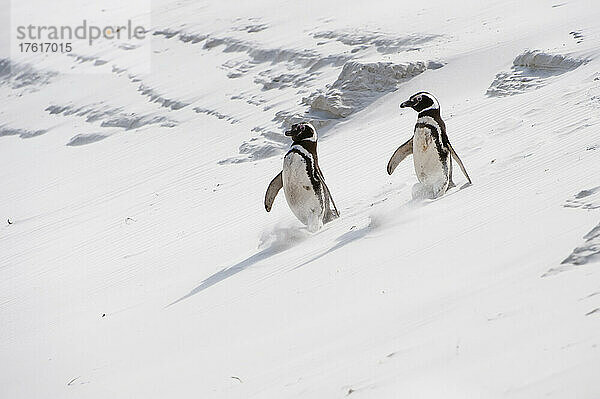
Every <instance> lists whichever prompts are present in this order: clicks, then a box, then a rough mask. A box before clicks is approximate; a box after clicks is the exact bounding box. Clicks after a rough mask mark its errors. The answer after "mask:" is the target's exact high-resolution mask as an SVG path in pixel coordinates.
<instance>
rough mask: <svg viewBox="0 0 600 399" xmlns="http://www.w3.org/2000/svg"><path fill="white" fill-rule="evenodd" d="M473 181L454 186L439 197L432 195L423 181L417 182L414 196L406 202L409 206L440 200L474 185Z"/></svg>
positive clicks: (413, 187) (413, 192)
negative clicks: (425, 187)
mask: <svg viewBox="0 0 600 399" xmlns="http://www.w3.org/2000/svg"><path fill="white" fill-rule="evenodd" d="M472 185H473V183H469V182H465V183H464V184H463V185H462V186H460V187H459V186H453V187H452V188H450V189H448V190H446V192H445V193H444V194H442V195H440V196H439V197H432V196H431V193H429V192H428V191H427V190H424V189H423V185H422V184H421V183H415V184H414V185H413V186H412V198H411V199H410V200H409V201H408V202H407V203H406V204H407V205H409V206H417V205H425V204H427V203H430V202H434V201H439V200H441V199H443V198H445V197H448V196H450V195H453V194H456V193H458V192H459V191H462V190H464V189H465V188H467V187H470V186H472Z"/></svg>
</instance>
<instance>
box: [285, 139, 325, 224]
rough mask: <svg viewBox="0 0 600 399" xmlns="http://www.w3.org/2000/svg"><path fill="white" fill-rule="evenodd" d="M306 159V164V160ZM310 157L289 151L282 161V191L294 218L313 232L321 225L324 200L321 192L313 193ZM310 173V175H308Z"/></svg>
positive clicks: (312, 166)
mask: <svg viewBox="0 0 600 399" xmlns="http://www.w3.org/2000/svg"><path fill="white" fill-rule="evenodd" d="M305 157H308V160H309V161H308V162H307V158H305ZM312 162H313V161H312V156H311V155H310V154H309V153H307V154H304V155H301V154H298V153H297V152H293V151H290V152H288V154H287V155H286V156H285V158H284V159H283V174H282V178H283V191H284V193H285V199H286V201H287V203H288V205H289V207H290V209H291V210H292V212H293V213H294V215H296V217H297V218H298V219H299V220H300V221H301V222H302V223H304V224H305V225H307V226H308V228H309V230H312V231H315V230H318V228H319V227H320V226H321V225H322V220H323V215H324V209H323V207H322V205H321V204H322V203H324V198H320V197H322V196H323V193H322V190H320V189H319V188H320V186H318V187H319V188H317V190H318V192H315V189H314V187H313V181H312V180H311V178H310V176H311V175H310V174H313V173H314V172H313V168H314V164H313V163H312ZM309 173H310V174H309Z"/></svg>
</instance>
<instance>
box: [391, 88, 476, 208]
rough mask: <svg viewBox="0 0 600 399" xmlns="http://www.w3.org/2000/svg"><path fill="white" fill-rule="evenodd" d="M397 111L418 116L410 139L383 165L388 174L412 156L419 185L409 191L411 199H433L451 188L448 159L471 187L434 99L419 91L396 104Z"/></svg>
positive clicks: (450, 171)
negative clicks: (412, 110) (385, 165)
mask: <svg viewBox="0 0 600 399" xmlns="http://www.w3.org/2000/svg"><path fill="white" fill-rule="evenodd" d="M400 108H412V109H414V110H415V111H417V112H418V113H419V115H418V117H417V123H416V125H415V130H414V133H413V136H412V137H411V138H410V140H408V141H407V142H406V143H404V144H402V145H401V146H400V147H398V149H397V150H396V152H394V154H393V155H392V157H391V158H390V161H389V162H388V165H387V172H388V174H390V175H391V174H392V173H393V172H394V169H396V166H398V164H399V163H400V162H402V160H403V159H404V158H406V157H407V156H408V155H410V154H412V155H413V162H414V165H415V172H416V173H417V179H419V182H420V183H421V184H420V187H418V188H417V190H414V189H413V196H415V197H427V198H437V197H439V196H441V195H443V194H444V193H445V192H446V190H448V189H449V188H451V187H454V182H453V181H452V158H454V160H455V161H456V162H457V163H458V166H460V169H461V170H462V172H463V173H464V175H465V177H466V178H467V180H468V182H469V184H471V179H470V178H469V175H468V174H467V171H466V170H465V166H464V165H463V163H462V161H461V160H460V158H459V157H458V155H457V154H456V151H454V148H452V146H451V145H450V141H449V140H448V136H447V135H446V124H445V123H444V121H443V120H442V117H441V116H440V105H439V103H438V101H437V99H436V98H435V97H434V96H433V95H431V94H430V93H427V92H419V93H417V94H414V95H412V96H411V97H410V98H409V99H408V100H407V101H405V102H403V103H402V104H400Z"/></svg>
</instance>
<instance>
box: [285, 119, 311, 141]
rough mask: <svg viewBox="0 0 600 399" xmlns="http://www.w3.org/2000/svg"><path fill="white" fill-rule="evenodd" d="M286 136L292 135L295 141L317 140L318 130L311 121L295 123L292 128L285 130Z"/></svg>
mask: <svg viewBox="0 0 600 399" xmlns="http://www.w3.org/2000/svg"><path fill="white" fill-rule="evenodd" d="M285 135H286V136H290V137H291V138H292V140H293V141H294V142H298V141H304V140H307V141H317V131H316V130H315V128H314V127H313V125H311V124H310V123H307V122H303V123H294V124H293V125H292V128H291V129H290V130H288V131H287V132H285Z"/></svg>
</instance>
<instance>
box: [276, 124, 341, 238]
mask: <svg viewBox="0 0 600 399" xmlns="http://www.w3.org/2000/svg"><path fill="white" fill-rule="evenodd" d="M285 135H286V136H290V137H291V138H292V146H291V147H290V149H289V151H288V152H287V154H285V157H284V158H283V170H282V171H281V172H279V174H278V175H277V176H275V178H274V179H273V180H271V183H269V187H268V188H267V192H266V194H265V209H266V210H267V212H270V211H271V207H272V206H273V201H274V200H275V197H276V196H277V193H278V192H279V190H280V189H281V188H282V187H283V192H284V193H285V199H286V200H287V203H288V205H289V207H290V209H291V210H292V212H293V213H294V215H296V217H297V218H298V220H300V221H301V222H302V223H303V224H305V225H306V226H307V228H308V230H309V231H310V232H313V233H314V232H316V231H318V230H319V229H320V228H321V227H323V225H324V224H325V223H328V222H330V221H332V220H334V219H336V218H337V217H339V215H340V214H339V212H338V210H337V208H336V206H335V203H334V202H333V198H332V197H331V193H330V192H329V188H328V187H327V185H326V184H325V179H324V178H323V173H322V172H321V168H319V160H318V157H317V131H316V130H315V128H314V127H313V126H312V125H311V124H310V123H296V124H294V125H292V127H291V129H290V130H288V131H286V132H285Z"/></svg>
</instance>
